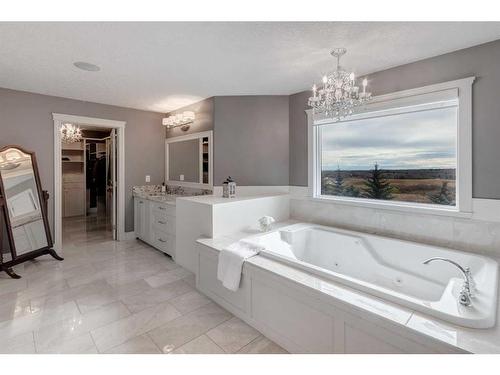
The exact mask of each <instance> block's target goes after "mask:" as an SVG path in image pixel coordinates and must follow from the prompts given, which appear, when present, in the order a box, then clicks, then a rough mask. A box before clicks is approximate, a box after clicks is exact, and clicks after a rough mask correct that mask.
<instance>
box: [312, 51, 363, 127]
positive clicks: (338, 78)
mask: <svg viewBox="0 0 500 375" xmlns="http://www.w3.org/2000/svg"><path fill="white" fill-rule="evenodd" d="M346 52H347V49H345V48H335V49H334V50H333V51H332V52H331V55H332V56H333V57H335V58H337V69H336V70H335V71H334V72H332V73H330V74H328V75H325V76H323V87H321V88H319V89H318V88H317V87H316V85H313V88H312V91H313V96H311V97H310V98H309V101H308V104H309V106H310V107H312V108H313V112H314V113H315V114H323V115H324V116H326V117H327V118H330V119H332V120H333V121H339V120H341V119H342V118H344V117H346V116H349V115H351V114H352V113H353V109H354V108H355V107H358V106H360V105H362V104H364V103H366V102H367V101H368V100H370V98H371V93H370V92H367V91H366V87H367V86H368V80H367V79H366V78H365V79H364V80H363V91H362V92H359V86H356V81H355V76H354V73H353V72H351V73H349V72H347V71H346V70H344V69H343V68H342V67H341V66H340V57H341V56H342V55H344V54H345V53H346Z"/></svg>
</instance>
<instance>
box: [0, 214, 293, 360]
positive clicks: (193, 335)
mask: <svg viewBox="0 0 500 375" xmlns="http://www.w3.org/2000/svg"><path fill="white" fill-rule="evenodd" d="M91 228H93V229H91ZM87 229H91V230H87ZM64 230H65V236H64V252H63V256H64V257H65V260H64V261H63V262H58V261H56V260H54V259H52V258H50V257H48V256H47V257H46V256H44V257H40V258H38V259H37V260H34V261H30V262H26V263H24V264H22V265H19V266H17V267H16V272H17V273H18V274H20V275H21V276H22V279H20V280H13V279H10V278H8V276H7V275H5V274H4V273H2V274H0V298H1V301H2V303H1V304H0V353H286V352H285V350H284V349H282V348H281V347H279V346H278V345H277V344H275V343H273V342H272V341H270V340H269V339H267V338H266V337H264V336H263V335H261V334H260V333H259V332H258V331H256V330H255V329H253V328H252V327H250V326H248V325H247V324H245V323H244V322H243V321H241V320H240V319H238V318H236V317H234V316H233V315H231V314H230V313H229V312H227V311H226V310H224V309H223V308H221V307H220V306H218V305H216V304H215V303H213V302H212V301H211V300H209V299H208V298H207V297H205V296H203V295H202V294H200V293H198V292H197V291H196V289H195V288H194V275H193V274H191V273H190V272H188V271H186V270H185V269H183V268H181V267H179V266H178V265H176V264H175V263H174V262H173V261H172V260H171V259H170V258H169V257H167V256H165V255H164V254H163V253H161V252H159V251H156V250H154V249H153V248H151V247H149V246H148V245H146V244H144V243H142V242H140V241H136V240H133V241H126V242H115V241H110V240H109V232H106V231H105V228H103V227H102V225H100V224H99V223H95V225H93V224H92V223H89V222H88V221H87V220H82V218H79V219H74V220H71V221H69V222H67V223H66V224H65V226H64Z"/></svg>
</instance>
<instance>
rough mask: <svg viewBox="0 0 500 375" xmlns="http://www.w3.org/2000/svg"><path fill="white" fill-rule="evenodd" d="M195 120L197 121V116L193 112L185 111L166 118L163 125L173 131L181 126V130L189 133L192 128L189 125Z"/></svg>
mask: <svg viewBox="0 0 500 375" xmlns="http://www.w3.org/2000/svg"><path fill="white" fill-rule="evenodd" d="M194 120H195V115H194V112H193V111H184V112H182V113H178V114H176V115H171V116H168V117H164V118H163V119H162V120H161V123H162V124H163V125H164V126H166V127H167V129H173V128H177V127H179V126H180V127H181V130H183V131H187V130H188V129H189V126H190V125H189V124H191V123H192V122H194Z"/></svg>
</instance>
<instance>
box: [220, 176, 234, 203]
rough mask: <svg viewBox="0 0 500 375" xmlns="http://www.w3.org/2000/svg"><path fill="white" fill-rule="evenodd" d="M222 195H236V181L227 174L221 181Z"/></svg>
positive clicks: (228, 196) (226, 196) (225, 196)
mask: <svg viewBox="0 0 500 375" xmlns="http://www.w3.org/2000/svg"><path fill="white" fill-rule="evenodd" d="M222 197H223V198H235V197H236V182H234V180H233V179H232V178H231V176H229V177H228V178H227V179H226V181H224V182H223V183H222Z"/></svg>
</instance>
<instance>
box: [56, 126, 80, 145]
mask: <svg viewBox="0 0 500 375" xmlns="http://www.w3.org/2000/svg"><path fill="white" fill-rule="evenodd" d="M60 132H61V140H62V141H63V142H64V143H75V142H80V141H81V140H82V131H81V129H80V127H79V126H76V125H73V124H63V125H62V126H61V129H60Z"/></svg>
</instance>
